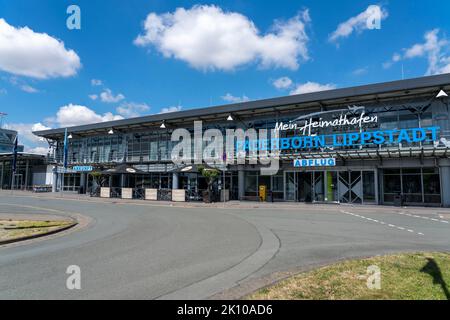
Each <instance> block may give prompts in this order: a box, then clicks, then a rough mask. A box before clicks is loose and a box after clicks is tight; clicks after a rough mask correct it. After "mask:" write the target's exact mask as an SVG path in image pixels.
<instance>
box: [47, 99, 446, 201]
mask: <svg viewBox="0 0 450 320" xmlns="http://www.w3.org/2000/svg"><path fill="white" fill-rule="evenodd" d="M401 96H402V97H393V94H392V95H391V97H390V98H387V97H379V98H378V99H373V96H370V97H367V100H364V101H362V100H359V98H357V99H356V98H355V99H354V100H352V99H353V98H352V97H350V98H348V99H336V100H333V101H332V102H326V103H324V104H318V103H316V102H314V103H308V104H306V103H305V104H303V103H302V104H291V105H274V106H270V107H269V106H267V107H264V108H261V109H258V108H257V109H255V110H247V111H245V110H237V111H236V113H239V115H238V114H236V115H234V118H235V120H234V121H226V119H227V116H228V115H223V114H217V115H216V114H212V115H208V116H204V117H203V116H202V117H195V116H192V117H190V118H186V119H182V118H176V119H173V120H172V121H173V123H170V119H168V120H167V121H166V120H165V124H166V128H160V123H159V124H158V123H155V122H154V121H153V122H149V123H144V122H141V123H137V124H136V125H134V124H125V125H123V126H122V127H118V128H113V129H114V130H113V131H114V134H111V135H108V134H107V132H108V130H110V129H109V128H108V129H107V130H104V131H103V133H100V130H99V131H98V132H95V131H94V130H92V131H89V132H83V133H80V134H77V133H76V132H74V133H73V138H72V139H70V140H69V151H68V163H69V167H70V166H73V165H79V164H84V165H92V166H93V168H94V169H96V170H104V169H108V168H112V167H114V166H117V165H118V164H121V163H126V164H128V165H129V166H132V167H135V168H136V169H139V170H141V171H143V172H144V174H143V175H126V176H125V177H124V178H121V177H112V178H111V179H110V180H108V182H107V183H108V184H109V185H110V186H111V187H119V186H124V187H130V188H156V189H171V188H172V186H173V185H175V186H178V187H180V188H183V189H186V190H188V191H189V192H190V193H192V195H191V197H192V198H193V199H194V198H198V194H201V192H202V190H205V189H206V186H205V185H206V182H205V180H204V179H203V178H202V177H201V176H200V175H199V174H198V173H195V174H194V173H192V174H186V173H183V172H177V170H179V168H178V169H177V168H175V166H174V165H173V163H172V159H171V157H172V154H171V153H172V149H173V147H174V146H175V144H176V143H177V142H172V141H171V135H172V132H173V131H174V130H176V129H178V128H183V129H187V130H188V131H189V132H190V133H191V137H193V131H194V121H199V120H202V121H203V122H202V128H203V133H205V131H206V130H207V129H215V130H216V131H220V132H222V133H223V134H224V136H226V135H225V132H226V130H228V129H238V128H239V129H243V130H248V131H247V136H246V138H244V140H245V141H247V142H248V141H249V140H252V139H253V137H252V135H251V133H249V132H251V130H255V131H254V133H257V132H258V130H260V129H265V130H266V133H267V136H266V137H261V136H260V137H257V138H256V139H258V138H259V140H260V141H261V139H263V140H265V139H268V140H270V139H271V138H274V131H273V129H274V128H275V127H276V126H277V124H279V123H285V124H289V123H291V122H292V121H294V120H295V119H298V118H302V117H303V118H302V120H298V121H297V125H298V126H297V127H295V126H294V127H293V128H291V129H288V130H280V131H278V132H277V133H278V134H279V136H277V138H281V139H282V138H286V137H305V136H307V137H309V138H314V137H318V136H320V137H321V138H320V139H324V141H325V142H326V145H327V146H320V145H319V146H314V147H313V146H309V145H308V147H302V148H295V147H293V148H292V149H284V150H282V151H280V153H279V157H280V168H281V169H280V171H279V172H278V173H277V174H276V175H275V176H264V175H262V174H261V173H260V170H259V169H260V167H261V165H260V164H258V163H257V164H253V163H248V160H249V159H248V158H251V157H252V156H253V154H252V152H250V151H244V153H247V154H246V155H247V162H246V164H244V165H238V164H233V165H230V166H229V168H228V169H227V174H226V178H225V180H224V179H223V178H222V177H220V179H219V180H218V182H217V185H216V186H215V187H219V186H220V187H222V186H223V185H225V186H226V188H227V189H228V190H230V192H231V198H232V199H239V198H241V199H258V195H259V188H260V187H261V186H266V188H267V190H268V191H269V192H270V196H271V197H270V198H271V199H274V200H279V201H299V202H339V203H351V204H375V203H386V204H392V203H394V202H395V201H394V200H395V199H396V197H398V196H399V195H400V196H401V197H402V199H403V201H404V203H405V204H421V205H426V204H433V205H435V204H440V203H442V202H443V197H442V190H441V189H442V185H441V181H440V179H441V175H440V171H439V167H440V165H439V164H438V162H439V161H440V158H446V157H447V158H448V155H447V153H445V154H442V153H441V154H440V155H436V154H435V152H434V151H435V150H445V148H450V121H449V116H448V110H447V106H446V105H445V104H444V103H442V101H440V100H436V99H431V98H430V95H429V94H423V92H419V93H418V94H416V95H414V97H412V96H410V95H409V93H406V92H405V93H401ZM405 96H406V98H405ZM347 100H348V101H347ZM350 101H353V102H350ZM221 110H222V109H221ZM355 110H356V111H355ZM361 110H362V111H361ZM362 112H364V115H365V116H368V117H371V118H373V119H377V121H371V122H370V123H365V124H364V125H363V126H359V125H358V124H357V123H347V124H345V125H344V126H340V125H338V126H336V125H334V126H333V125H323V126H322V125H318V126H312V127H311V128H310V129H311V132H309V131H308V132H306V131H302V129H301V125H303V124H304V121H306V120H311V121H318V122H327V123H333V122H334V121H336V120H338V121H339V119H341V117H342V116H343V115H344V114H345V116H348V117H353V118H357V117H358V115H361V114H362ZM430 127H433V128H440V129H439V136H438V138H436V139H435V140H434V141H428V140H429V139H428V140H427V141H419V142H414V141H413V140H411V139H410V140H408V139H403V140H402V141H401V142H391V141H395V137H398V136H399V135H400V134H399V132H381V133H380V134H382V135H384V136H385V137H387V136H389V135H392V137H393V138H394V139H388V140H387V141H386V143H383V144H377V143H376V141H374V138H373V137H372V138H368V141H367V143H365V144H363V145H358V144H351V143H350V144H348V143H345V141H343V139H344V138H343V135H342V134H343V133H345V134H351V133H357V134H362V133H364V132H373V131H380V130H381V131H386V130H400V129H416V128H428V131H427V134H430ZM322 137H323V138H322ZM334 139H336V141H334ZM369 139H372V140H369ZM193 140H194V139H192V142H191V144H192V145H191V146H192V148H191V151H190V152H191V157H192V158H194V159H195V157H194V155H195V153H196V151H198V150H195V148H202V150H199V151H201V153H202V154H203V151H205V148H206V147H207V146H208V145H207V142H205V139H202V141H201V142H198V141H197V143H194V141H193ZM419 140H420V139H419ZM416 141H418V140H416ZM333 142H334V144H333ZM339 142H340V143H341V144H339ZM223 143H224V146H225V145H226V143H227V142H226V140H225V141H223ZM234 145H235V147H236V141H234ZM329 145H333V146H329ZM290 147H291V146H290ZM425 151H426V152H428V153H426V152H425ZM177 156H181V155H180V154H179V155H177ZM209 156H210V157H211V158H215V159H219V158H222V157H223V154H211V155H209ZM235 156H236V155H235ZM328 157H330V158H333V159H334V160H335V161H336V167H332V168H328V167H312V168H309V169H306V170H303V169H302V170H300V169H298V168H295V167H294V165H293V161H294V159H315V160H317V159H326V158H328ZM62 159H63V141H62V139H59V140H58V141H57V142H56V151H55V154H54V159H53V160H54V161H55V163H56V164H59V165H60V164H61V163H62ZM227 160H230V159H229V158H228V154H227ZM385 160H388V162H386V161H385ZM433 161H434V162H435V167H436V168H433V169H431V168H430V167H432V166H433ZM405 164H406V165H405ZM174 175H176V176H177V178H174ZM65 179H66V180H67V186H68V187H69V186H73V189H74V190H76V184H77V183H81V179H77V178H75V177H73V176H71V175H69V176H67V177H66V178H65ZM223 180H224V181H223ZM177 181H178V184H177ZM219 181H220V185H219Z"/></svg>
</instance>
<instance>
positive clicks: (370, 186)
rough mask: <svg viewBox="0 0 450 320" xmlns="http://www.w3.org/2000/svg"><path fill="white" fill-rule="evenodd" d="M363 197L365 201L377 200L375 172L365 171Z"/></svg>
mask: <svg viewBox="0 0 450 320" xmlns="http://www.w3.org/2000/svg"><path fill="white" fill-rule="evenodd" d="M363 198H364V201H375V173H374V172H373V171H363Z"/></svg>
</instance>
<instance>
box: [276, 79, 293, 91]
mask: <svg viewBox="0 0 450 320" xmlns="http://www.w3.org/2000/svg"><path fill="white" fill-rule="evenodd" d="M272 84H273V86H274V87H275V88H277V89H288V88H290V87H291V86H292V84H293V82H292V80H291V79H290V78H288V77H281V78H278V79H276V80H274V81H273V82H272Z"/></svg>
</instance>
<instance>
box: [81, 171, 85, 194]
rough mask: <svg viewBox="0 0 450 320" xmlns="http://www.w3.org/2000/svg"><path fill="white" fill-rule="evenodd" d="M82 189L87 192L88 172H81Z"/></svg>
mask: <svg viewBox="0 0 450 320" xmlns="http://www.w3.org/2000/svg"><path fill="white" fill-rule="evenodd" d="M80 189H81V190H82V191H83V192H82V193H83V194H84V193H86V173H84V172H82V173H81V174H80Z"/></svg>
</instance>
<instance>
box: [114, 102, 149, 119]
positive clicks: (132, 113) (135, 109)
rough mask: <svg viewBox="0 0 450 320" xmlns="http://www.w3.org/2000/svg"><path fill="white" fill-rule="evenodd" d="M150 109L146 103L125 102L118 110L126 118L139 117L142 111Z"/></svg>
mask: <svg viewBox="0 0 450 320" xmlns="http://www.w3.org/2000/svg"><path fill="white" fill-rule="evenodd" d="M149 110H150V107H149V106H148V105H147V104H145V103H135V102H124V103H122V104H121V105H120V106H118V107H117V109H116V111H117V113H118V114H120V115H121V116H124V117H125V118H133V117H139V116H140V115H142V113H144V112H147V111H149Z"/></svg>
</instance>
